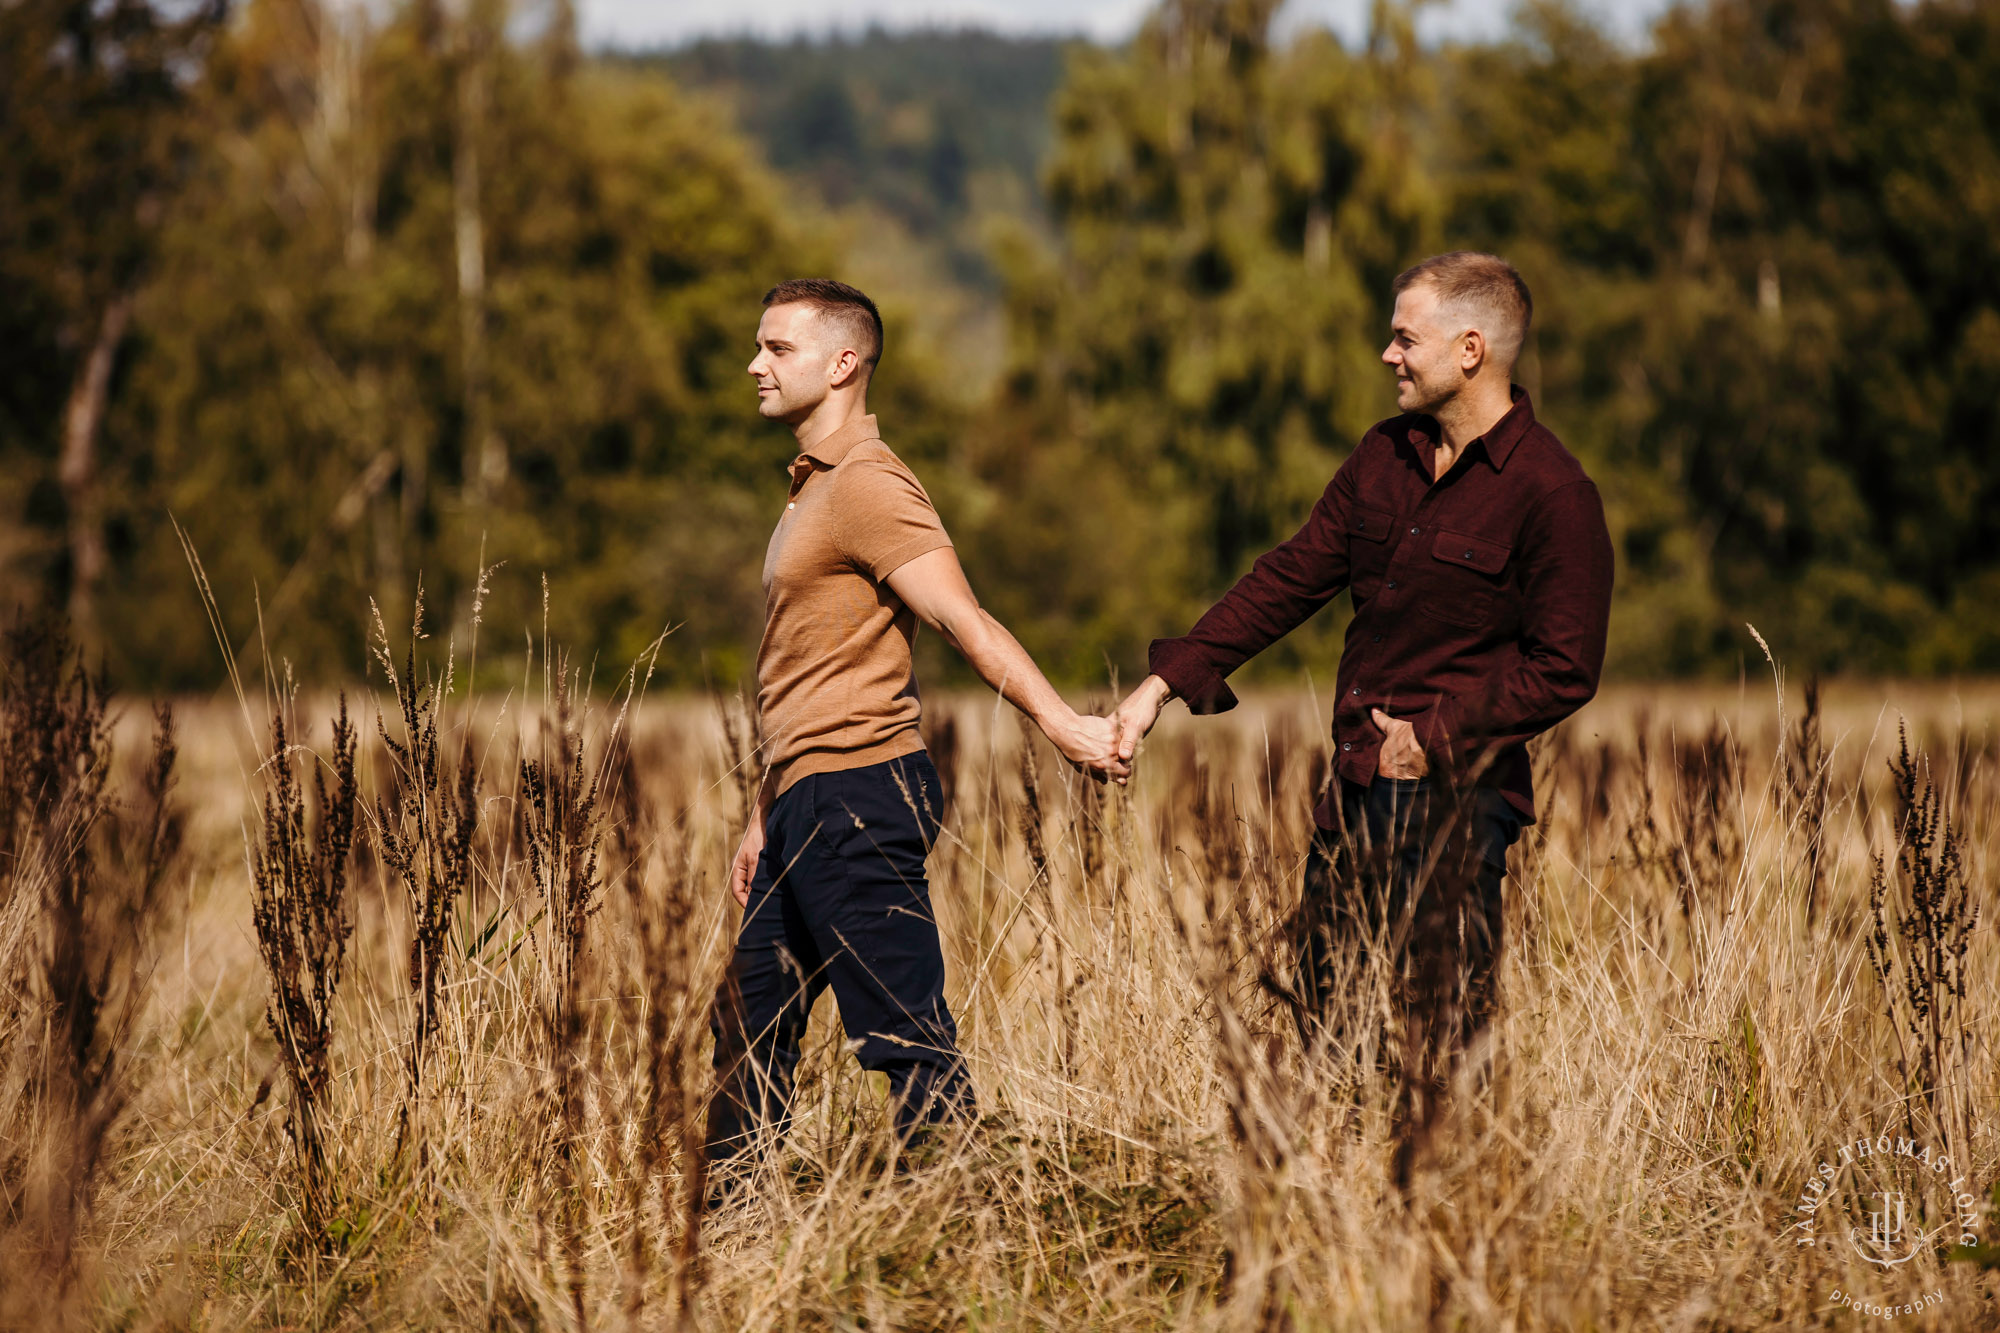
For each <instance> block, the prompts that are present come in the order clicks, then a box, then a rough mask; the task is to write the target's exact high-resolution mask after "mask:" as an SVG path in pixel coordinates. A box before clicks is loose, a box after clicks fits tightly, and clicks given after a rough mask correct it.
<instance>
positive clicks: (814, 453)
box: [799, 413, 882, 467]
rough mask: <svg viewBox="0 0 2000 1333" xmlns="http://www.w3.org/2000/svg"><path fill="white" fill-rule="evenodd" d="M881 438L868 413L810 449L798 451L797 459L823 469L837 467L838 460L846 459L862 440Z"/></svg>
mask: <svg viewBox="0 0 2000 1333" xmlns="http://www.w3.org/2000/svg"><path fill="white" fill-rule="evenodd" d="M881 438H882V433H881V431H879V430H877V429H876V426H875V417H874V414H873V413H870V414H869V415H868V416H865V417H857V418H856V419H855V420H853V421H850V422H848V423H847V424H846V425H845V426H842V427H841V428H840V429H839V430H837V431H835V432H834V433H833V434H831V435H829V436H827V437H826V438H825V439H823V440H821V441H820V442H819V443H818V444H815V445H814V446H813V447H812V448H810V449H802V450H800V451H799V457H801V458H810V459H812V460H813V462H815V463H818V464H820V465H822V466H824V467H838V466H840V460H841V459H843V458H845V457H847V455H848V451H849V450H851V449H853V448H854V446H855V445H857V444H860V443H861V442H862V441H864V440H879V439H881Z"/></svg>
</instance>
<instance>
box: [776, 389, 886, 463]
mask: <svg viewBox="0 0 2000 1333" xmlns="http://www.w3.org/2000/svg"><path fill="white" fill-rule="evenodd" d="M867 415H868V395H867V393H866V392H861V393H840V394H834V393H830V394H828V395H827V396H826V397H825V398H823V399H821V400H820V404H819V406H818V407H815V408H814V409H813V410H812V411H811V412H810V413H809V414H807V416H806V417H805V419H804V420H802V421H800V422H799V423H798V424H797V425H795V426H793V427H792V434H793V435H794V436H795V437H796V438H797V439H798V442H799V452H800V453H805V452H806V451H807V450H809V449H811V448H812V447H813V446H814V445H816V444H818V443H819V442H820V441H822V440H824V439H826V438H828V437H829V436H831V435H834V434H836V433H838V432H839V431H840V430H842V429H844V428H845V427H846V426H848V425H849V424H850V423H852V422H856V421H859V420H861V418H863V417H865V416H867Z"/></svg>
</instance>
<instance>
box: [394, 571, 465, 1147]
mask: <svg viewBox="0 0 2000 1333" xmlns="http://www.w3.org/2000/svg"><path fill="white" fill-rule="evenodd" d="M423 615H424V600H423V590H422V589H421V588H419V589H418V591H417V597H416V610H415V614H414V618H413V621H412V626H411V633H410V648H409V651H408V653H407V654H406V656H405V657H404V659H403V669H402V670H401V671H398V670H397V669H396V661H395V657H394V655H393V654H392V652H391V651H390V648H389V637H388V633H387V630H386V629H385V627H384V626H383V624H382V618H381V615H380V613H379V612H378V613H377V614H376V616H375V634H376V641H375V645H374V651H375V659H376V661H377V662H378V663H380V665H381V667H382V670H383V672H384V673H385V674H386V675H387V677H388V680H389V686H390V689H391V691H392V693H393V694H394V696H395V700H396V714H397V718H398V721H399V722H400V724H401V731H402V735H401V738H400V739H398V738H397V737H395V736H392V735H391V734H390V732H389V726H388V723H387V722H386V721H384V720H383V718H382V716H381V715H380V714H379V713H378V714H377V715H376V719H375V730H376V733H377V735H378V737H379V738H380V740H381V742H382V747H383V749H384V750H385V751H386V752H387V753H388V756H389V762H390V779H389V783H388V788H389V791H388V795H387V797H386V798H384V799H380V800H378V801H377V803H376V809H375V821H374V823H375V827H374V832H375V845H376V852H377V855H379V856H380V858H381V860H382V864H383V865H385V866H386V867H388V869H389V870H390V871H391V872H392V873H393V874H394V875H395V877H396V882H397V883H398V884H399V885H400V886H401V887H402V890H403V897H404V900H405V901H406V902H407V903H408V904H409V909H410V953H409V967H408V973H407V975H408V983H409V987H410V999H411V1004H412V1006H413V1008H412V1013H411V1015H410V1033H409V1040H408V1042H406V1043H405V1045H404V1048H403V1050H404V1054H403V1099H402V1104H401V1106H400V1107H399V1108H398V1110H397V1114H396V1138H395V1142H394V1146H393V1147H392V1148H391V1149H390V1154H389V1161H390V1169H391V1171H392V1172H400V1171H401V1170H403V1169H404V1168H406V1167H407V1166H409V1165H410V1161H409V1156H408V1155H409V1154H410V1152H411V1150H412V1148H413V1146H414V1147H415V1162H416V1166H417V1168H418V1169H419V1170H421V1168H422V1165H423V1161H424V1152H423V1148H422V1146H421V1143H420V1139H421V1124H422V1106H423V1094H424V1072H425V1066H426V1062H427V1057H428V1055H429V1052H430V1048H431V1042H432V1038H433V1037H434V1036H435V1035H436V1032H437V1026H438V1018H439V1011H438V995H439V992H440V990H441V988H442V986H443V983H444V973H445V957H446V952H447V950H446V945H447V943H448V941H449V939H450V937H451V924H452V920H453V912H454V910H455V908H456V907H457V905H458V903H459V902H460V900H461V899H463V898H464V897H465V895H466V894H467V893H469V892H470V891H471V889H472V885H473V878H474V866H473V851H474V839H475V838H476V836H477V835H478V832H479V771H478V765H477V764H476V763H475V762H474V758H473V755H472V751H471V746H470V745H469V744H466V743H461V744H460V747H459V753H458V756H457V758H456V760H455V761H454V760H452V759H449V758H447V757H445V755H444V754H443V747H442V745H441V743H440V738H439V735H438V729H439V721H440V715H441V714H442V712H443V709H444V700H445V698H446V697H447V696H448V695H449V694H450V692H451V669H450V666H449V665H447V667H446V670H445V674H444V676H443V678H441V679H440V680H438V681H436V682H434V683H433V684H432V685H431V686H430V687H428V688H424V687H420V686H419V685H418V684H417V680H416V672H417V661H416V641H417V640H418V639H419V638H421V637H423Z"/></svg>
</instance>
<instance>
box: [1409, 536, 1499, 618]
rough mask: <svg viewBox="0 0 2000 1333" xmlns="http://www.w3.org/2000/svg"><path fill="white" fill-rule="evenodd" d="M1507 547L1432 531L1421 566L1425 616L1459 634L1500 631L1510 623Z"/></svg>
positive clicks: (1420, 603)
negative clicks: (1427, 550)
mask: <svg viewBox="0 0 2000 1333" xmlns="http://www.w3.org/2000/svg"><path fill="white" fill-rule="evenodd" d="M1513 560H1514V547H1513V544H1512V542H1508V541H1496V540H1494V539H1493V538H1491V537H1482V536H1479V535H1478V534H1476V533H1470V532H1464V531H1460V530H1457V529H1453V528H1439V529H1437V536H1436V537H1435V538H1434V539H1433V540H1432V542H1431V549H1430V556H1429V558H1428V559H1427V560H1426V561H1425V565H1426V569H1425V584H1426V586H1425V589H1424V595H1423V596H1422V597H1421V598H1419V599H1418V601H1417V605H1418V607H1419V608H1421V609H1422V610H1423V612H1424V613H1425V614H1426V615H1429V616H1431V617H1432V618H1434V619H1437V620H1442V621H1443V622H1444V623H1446V624H1447V625H1456V626H1458V627H1460V628H1461V629H1494V630H1498V629H1503V628H1505V626H1504V625H1502V624H1501V623H1500V622H1502V621H1503V620H1504V621H1506V622H1507V623H1508V624H1511V623H1512V621H1513V612H1514V597H1513V569H1512V564H1513Z"/></svg>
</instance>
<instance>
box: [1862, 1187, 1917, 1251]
mask: <svg viewBox="0 0 2000 1333" xmlns="http://www.w3.org/2000/svg"><path fill="white" fill-rule="evenodd" d="M1876 1197H1877V1198H1879V1199H1881V1200H1882V1206H1881V1208H1880V1209H1878V1210H1876V1211H1874V1212H1871V1213H1869V1214H1868V1236H1867V1238H1866V1239H1865V1240H1864V1239H1863V1238H1862V1235H1861V1229H1860V1228H1859V1227H1853V1228H1850V1229H1849V1230H1848V1233H1847V1239H1848V1241H1849V1242H1850V1243H1852V1244H1853V1246H1854V1252H1855V1253H1856V1254H1858V1255H1860V1256H1861V1257H1862V1258H1863V1259H1866V1260H1867V1261H1868V1262H1869V1263H1871V1264H1880V1265H1881V1266H1882V1267H1884V1268H1894V1267H1895V1266H1896V1265H1897V1264H1903V1263H1908V1262H1909V1261H1910V1260H1912V1259H1914V1258H1916V1256H1917V1251H1918V1250H1920V1249H1922V1248H1923V1244H1924V1241H1925V1239H1927V1238H1926V1237H1923V1236H1919V1237H1918V1238H1917V1239H1916V1240H1915V1241H1913V1242H1911V1244H1910V1248H1909V1249H1907V1250H1905V1251H1903V1253H1901V1254H1897V1253H1896V1252H1895V1251H1896V1249H1897V1247H1898V1246H1900V1245H1901V1244H1902V1241H1903V1232H1904V1229H1905V1226H1906V1223H1907V1221H1908V1214H1907V1212H1906V1210H1905V1208H1904V1206H1903V1193H1902V1191H1901V1190H1885V1191H1884V1192H1882V1193H1881V1194H1879V1195H1877V1196H1876Z"/></svg>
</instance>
